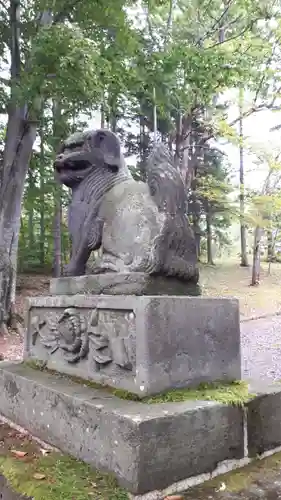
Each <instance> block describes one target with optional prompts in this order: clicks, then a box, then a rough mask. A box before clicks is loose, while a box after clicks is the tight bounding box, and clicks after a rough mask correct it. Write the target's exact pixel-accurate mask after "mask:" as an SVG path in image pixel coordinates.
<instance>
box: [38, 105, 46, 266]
mask: <svg viewBox="0 0 281 500" xmlns="http://www.w3.org/2000/svg"><path fill="white" fill-rule="evenodd" d="M43 119H44V115H43V110H42V116H41V124H40V131H39V135H40V169H39V172H40V241H39V261H40V264H41V266H42V268H43V267H44V265H45V178H44V175H45V169H44V166H45V165H44V163H45V155H44V129H43Z"/></svg>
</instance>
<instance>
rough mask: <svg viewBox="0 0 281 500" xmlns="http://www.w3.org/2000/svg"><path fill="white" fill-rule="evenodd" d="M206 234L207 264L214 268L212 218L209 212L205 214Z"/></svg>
mask: <svg viewBox="0 0 281 500" xmlns="http://www.w3.org/2000/svg"><path fill="white" fill-rule="evenodd" d="M206 233H207V264H210V265H211V266H214V265H215V263H214V259H213V242H212V217H211V214H210V213H209V211H207V213H206Z"/></svg>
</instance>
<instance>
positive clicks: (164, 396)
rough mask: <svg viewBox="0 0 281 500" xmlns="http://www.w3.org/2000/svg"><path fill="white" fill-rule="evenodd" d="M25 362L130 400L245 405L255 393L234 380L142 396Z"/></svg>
mask: <svg viewBox="0 0 281 500" xmlns="http://www.w3.org/2000/svg"><path fill="white" fill-rule="evenodd" d="M24 364H25V365H26V366H28V367H29V368H33V369H35V370H40V371H45V372H47V373H51V374H52V375H54V376H56V377H58V378H61V379H66V380H70V381H72V382H75V383H77V384H82V385H84V386H87V387H92V388H93V389H100V390H104V391H107V392H109V393H110V394H112V395H113V396H116V397H118V398H120V399H125V400H128V401H137V402H140V403H148V404H153V403H178V402H183V401H199V400H200V401H217V402H219V403H223V404H229V405H235V406H243V404H245V403H247V401H249V400H250V399H252V398H253V397H254V394H250V393H249V388H248V384H247V382H244V381H241V380H238V381H234V382H214V383H204V384H200V385H198V387H196V388H183V389H172V390H170V391H165V392H163V393H161V394H156V395H155V396H147V397H143V398H141V397H140V396H138V395H137V394H134V393H132V392H128V391H124V390H122V389H114V387H110V386H104V385H101V384H98V383H96V382H92V381H91V380H85V379H82V378H79V377H75V376H69V375H64V374H61V373H58V372H56V371H54V370H49V369H47V368H46V364H45V363H41V362H40V361H36V360H29V361H25V362H24Z"/></svg>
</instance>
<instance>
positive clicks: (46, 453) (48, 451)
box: [40, 448, 51, 457]
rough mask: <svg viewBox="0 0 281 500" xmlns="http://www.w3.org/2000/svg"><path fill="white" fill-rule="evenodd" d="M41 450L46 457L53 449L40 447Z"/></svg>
mask: <svg viewBox="0 0 281 500" xmlns="http://www.w3.org/2000/svg"><path fill="white" fill-rule="evenodd" d="M40 452H41V454H42V455H43V457H45V456H46V455H48V454H49V453H51V450H47V449H46V448H40Z"/></svg>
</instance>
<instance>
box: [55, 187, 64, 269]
mask: <svg viewBox="0 0 281 500" xmlns="http://www.w3.org/2000/svg"><path fill="white" fill-rule="evenodd" d="M56 191H57V192H56V193H55V214H54V228H53V236H54V263H53V273H54V277H55V278H59V277H60V276H61V274H62V245H61V220H62V207H61V196H60V188H59V187H58V189H57V190H56Z"/></svg>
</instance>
